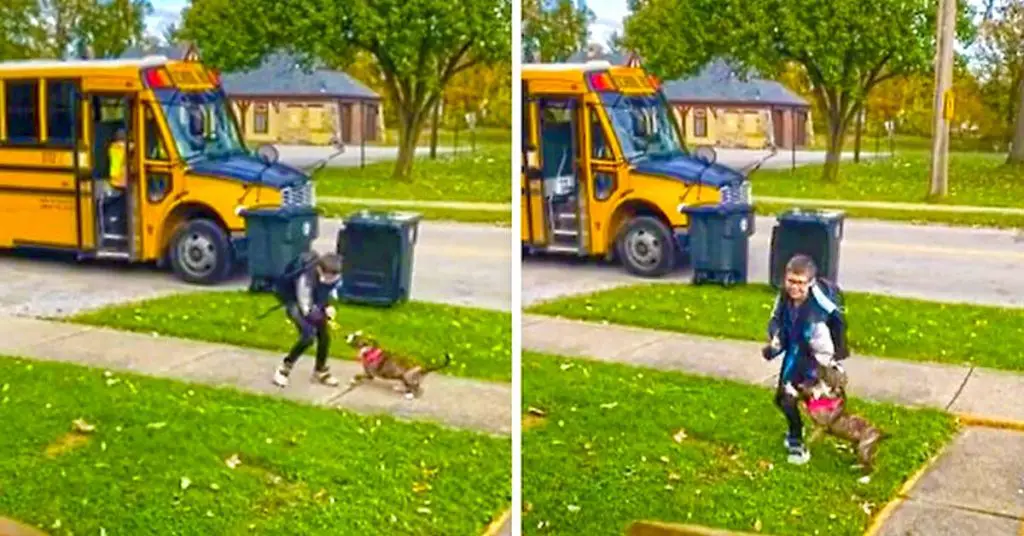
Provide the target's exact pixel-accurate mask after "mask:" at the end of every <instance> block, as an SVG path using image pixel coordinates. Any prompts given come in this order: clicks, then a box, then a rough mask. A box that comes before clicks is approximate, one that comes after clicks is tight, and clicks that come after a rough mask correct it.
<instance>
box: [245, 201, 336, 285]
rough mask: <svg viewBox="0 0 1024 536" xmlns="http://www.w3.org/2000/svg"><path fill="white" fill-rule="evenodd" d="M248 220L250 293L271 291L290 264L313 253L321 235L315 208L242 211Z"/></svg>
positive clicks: (272, 208) (261, 208)
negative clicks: (314, 245)
mask: <svg viewBox="0 0 1024 536" xmlns="http://www.w3.org/2000/svg"><path fill="white" fill-rule="evenodd" d="M242 217H243V218H245V237H246V240H245V241H246V253H247V255H246V256H247V257H248V259H247V264H248V269H249V277H250V278H252V283H251V284H250V286H249V290H252V291H263V290H268V289H269V288H270V285H271V283H272V280H273V279H274V278H276V277H278V276H280V275H281V274H283V273H284V272H285V269H286V268H287V267H288V265H289V263H291V262H292V261H294V260H295V259H296V258H298V257H299V255H301V254H303V253H305V252H307V251H310V249H312V247H313V241H314V240H316V238H317V236H318V235H319V232H320V229H319V218H318V215H317V213H316V210H315V209H313V207H260V208H254V209H249V210H243V211H242Z"/></svg>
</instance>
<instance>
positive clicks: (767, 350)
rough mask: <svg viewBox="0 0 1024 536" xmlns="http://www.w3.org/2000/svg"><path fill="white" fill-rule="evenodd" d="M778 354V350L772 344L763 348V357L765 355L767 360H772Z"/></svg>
mask: <svg viewBox="0 0 1024 536" xmlns="http://www.w3.org/2000/svg"><path fill="white" fill-rule="evenodd" d="M777 355H779V353H778V351H777V350H776V349H775V347H773V346H772V345H770V344H768V345H765V346H764V347H763V348H761V357H763V358H764V359H765V361H771V360H772V359H775V356H777Z"/></svg>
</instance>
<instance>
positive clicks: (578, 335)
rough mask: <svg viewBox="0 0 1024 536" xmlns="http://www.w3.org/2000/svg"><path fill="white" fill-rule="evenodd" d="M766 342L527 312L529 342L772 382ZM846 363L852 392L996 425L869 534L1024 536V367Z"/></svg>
mask: <svg viewBox="0 0 1024 536" xmlns="http://www.w3.org/2000/svg"><path fill="white" fill-rule="evenodd" d="M760 348H761V344H758V343H755V342H747V341H733V340H724V339H713V338H709V337H698V336H692V335H685V334H678V333H669V332H660V331H654V330H647V329H640V328H632V327H625V326H617V325H607V324H596V323H586V322H580V321H575V320H566V319H559V318H551V317H544V316H536V315H524V317H523V349H524V350H532V351H536V352H545V353H552V354H560V355H565V356H570V357H587V358H592V359H598V360H601V361H609V362H619V363H628V364H632V365H637V366H643V367H650V368H655V369H662V370H675V371H682V372H688V373H693V374H700V375H705V376H714V377H722V378H727V379H730V380H735V381H740V382H745V383H751V384H756V385H762V386H766V387H768V386H772V385H774V384H775V382H776V374H777V373H778V369H779V363H778V362H777V361H776V362H770V363H769V362H765V361H764V359H762V358H761V356H760ZM845 367H846V369H847V371H848V372H849V375H850V385H851V389H850V392H851V393H852V394H853V395H855V396H858V397H862V398H867V399H873V400H878V401H885V402H892V403H898V404H902V405H907V406H923V407H932V408H937V409H941V410H947V411H950V412H953V413H957V414H960V415H961V418H962V419H963V420H964V421H965V422H967V424H969V425H970V424H972V423H974V422H983V421H989V422H990V423H992V424H993V425H994V426H995V428H989V427H979V426H968V427H966V428H965V429H963V431H962V432H961V433H960V435H958V436H957V437H956V438H954V440H953V441H952V442H951V444H950V445H948V446H947V447H946V449H945V450H944V451H943V452H942V453H941V454H940V455H939V456H938V457H937V459H936V460H935V462H934V464H933V465H931V466H928V467H926V468H924V469H922V473H921V474H920V475H917V476H915V477H914V478H912V479H911V480H910V481H908V482H907V483H906V485H905V486H904V489H902V490H901V491H900V493H899V494H898V498H897V499H896V500H895V501H893V502H892V503H890V505H888V506H886V508H884V509H882V510H881V511H880V512H879V513H878V514H877V519H876V523H875V524H874V525H873V526H872V527H871V528H870V529H869V530H868V532H867V533H866V535H871V536H877V535H884V536H906V535H922V536H923V535H928V536H940V535H948V536H957V535H962V534H985V535H986V536H989V535H991V536H1024V396H1022V393H1024V375H1022V374H1014V373H1009V372H1000V371H994V370H987V369H982V368H977V367H966V366H955V365H941V364H932V363H919V362H909V361H897V360H890V359H880V358H873V357H865V356H854V357H852V358H850V359H849V360H848V361H846V362H845ZM1000 428H1006V429H1000ZM881 507H882V505H878V508H881Z"/></svg>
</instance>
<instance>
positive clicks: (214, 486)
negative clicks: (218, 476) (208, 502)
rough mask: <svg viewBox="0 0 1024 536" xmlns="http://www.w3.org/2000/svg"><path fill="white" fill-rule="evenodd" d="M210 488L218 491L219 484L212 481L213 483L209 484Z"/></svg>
mask: <svg viewBox="0 0 1024 536" xmlns="http://www.w3.org/2000/svg"><path fill="white" fill-rule="evenodd" d="M210 489H212V490H213V491H220V485H218V484H217V483H216V482H214V483H213V484H210Z"/></svg>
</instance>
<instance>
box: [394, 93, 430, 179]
mask: <svg viewBox="0 0 1024 536" xmlns="http://www.w3.org/2000/svg"><path fill="white" fill-rule="evenodd" d="M413 108H414V110H415V111H408V110H406V109H404V108H401V107H400V111H399V119H398V158H397V159H396V160H395V170H394V172H393V173H392V174H391V177H392V178H395V179H402V180H408V179H409V174H410V172H411V171H412V162H413V160H414V159H415V158H416V144H417V142H418V141H419V137H420V130H421V129H422V127H423V112H422V111H420V110H419V108H421V107H419V106H413Z"/></svg>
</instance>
